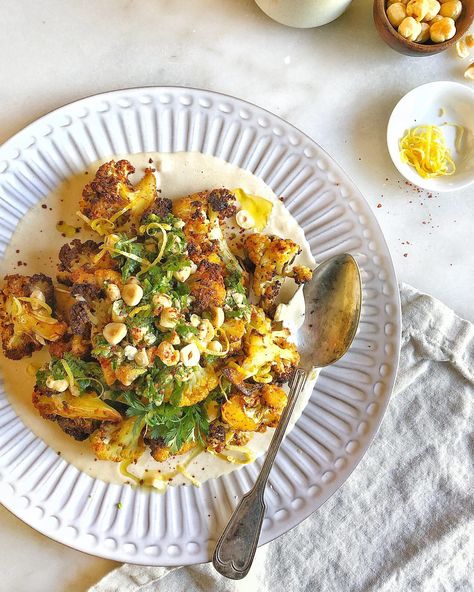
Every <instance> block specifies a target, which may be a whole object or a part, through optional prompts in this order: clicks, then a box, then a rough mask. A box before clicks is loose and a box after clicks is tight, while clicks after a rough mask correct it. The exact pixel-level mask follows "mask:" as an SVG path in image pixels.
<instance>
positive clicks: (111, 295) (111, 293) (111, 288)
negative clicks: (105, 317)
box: [105, 284, 122, 302]
mask: <svg viewBox="0 0 474 592" xmlns="http://www.w3.org/2000/svg"><path fill="white" fill-rule="evenodd" d="M105 293H106V295H107V298H108V299H109V300H110V301H111V302H115V301H116V300H120V298H121V297H122V295H121V294H120V288H119V287H118V286H117V284H107V286H106V288H105Z"/></svg>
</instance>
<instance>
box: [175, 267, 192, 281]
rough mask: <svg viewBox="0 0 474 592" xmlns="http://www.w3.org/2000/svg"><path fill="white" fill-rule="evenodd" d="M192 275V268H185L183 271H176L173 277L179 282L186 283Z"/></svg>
mask: <svg viewBox="0 0 474 592" xmlns="http://www.w3.org/2000/svg"><path fill="white" fill-rule="evenodd" d="M190 275H191V267H190V266H188V267H183V269H180V270H179V271H175V272H174V273H173V277H174V279H175V280H177V281H178V282H185V281H186V280H187V279H188V277H189V276H190Z"/></svg>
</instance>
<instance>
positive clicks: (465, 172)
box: [387, 81, 474, 192]
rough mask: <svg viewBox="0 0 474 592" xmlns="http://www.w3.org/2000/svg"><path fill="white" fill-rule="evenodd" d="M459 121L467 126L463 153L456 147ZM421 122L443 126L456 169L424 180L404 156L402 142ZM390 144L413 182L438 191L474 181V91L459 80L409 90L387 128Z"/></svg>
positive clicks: (397, 163) (394, 157) (395, 161)
mask: <svg viewBox="0 0 474 592" xmlns="http://www.w3.org/2000/svg"><path fill="white" fill-rule="evenodd" d="M446 123H448V124H456V125H459V126H462V127H463V128H464V133H463V136H462V139H461V142H460V152H458V151H457V150H456V146H455V140H456V128H455V127H453V126H452V125H444V126H442V124H446ZM417 125H437V126H440V127H441V126H442V130H443V132H444V135H445V137H446V143H447V145H448V146H449V149H450V151H451V155H452V157H453V160H454V162H455V164H456V172H455V173H454V174H453V175H450V176H445V177H434V178H432V179H424V178H423V177H421V176H420V175H419V174H418V173H417V172H416V170H415V169H414V168H413V167H411V166H410V165H409V164H406V163H404V162H403V161H402V159H401V158H400V146H399V142H400V140H401V138H403V136H404V135H405V133H406V131H407V130H408V129H410V128H412V127H415V126H417ZM387 145H388V151H389V153H390V156H391V158H392V161H393V164H394V165H395V166H396V168H397V169H398V171H399V172H400V173H401V174H402V175H403V176H404V177H405V179H407V180H408V181H410V182H411V183H413V184H414V185H418V187H422V188H423V189H428V190H430V191H436V192H446V191H455V190H457V189H462V188H464V187H467V186H468V185H470V184H471V183H473V182H474V90H472V89H470V88H468V87H467V86H465V85H463V84H459V83H457V82H446V81H439V82H429V83H428V84H423V85H422V86H418V87H416V88H414V89H413V90H411V91H410V92H409V93H407V94H406V95H405V96H404V97H403V98H402V99H400V101H399V102H398V103H397V105H396V106H395V109H394V110H393V111H392V114H391V116H390V119H389V122H388V127H387Z"/></svg>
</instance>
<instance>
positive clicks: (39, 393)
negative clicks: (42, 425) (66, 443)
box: [33, 386, 122, 440]
mask: <svg viewBox="0 0 474 592" xmlns="http://www.w3.org/2000/svg"><path fill="white" fill-rule="evenodd" d="M33 405H34V407H35V408H36V409H37V410H38V412H39V414H40V415H41V417H43V418H44V419H49V420H51V421H56V422H57V423H58V425H59V427H60V428H61V429H62V430H63V431H64V432H66V434H68V435H70V436H72V437H73V438H75V439H76V440H85V439H86V438H87V437H88V436H89V435H90V434H92V432H94V431H95V430H96V429H97V428H98V427H99V426H100V425H101V423H102V422H119V421H121V419H122V416H121V415H120V413H119V412H118V411H116V410H115V409H113V407H110V406H109V405H107V403H104V401H102V399H100V398H99V397H98V396H97V395H96V394H95V393H92V392H91V393H85V394H84V395H80V396H78V397H74V396H73V395H71V393H70V392H69V391H68V390H67V391H65V392H63V393H54V391H48V390H45V389H41V388H39V387H38V386H35V390H34V391H33Z"/></svg>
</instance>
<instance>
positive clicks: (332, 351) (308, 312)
mask: <svg viewBox="0 0 474 592" xmlns="http://www.w3.org/2000/svg"><path fill="white" fill-rule="evenodd" d="M303 293H304V299H305V320H304V324H303V326H302V327H301V328H300V330H299V331H298V333H297V334H296V336H295V340H296V343H297V346H298V351H299V353H300V356H301V359H300V364H299V367H298V368H297V369H296V371H295V373H294V375H293V378H292V380H291V382H290V392H289V395H288V404H287V406H286V407H285V410H284V411H283V414H282V416H281V419H280V423H279V424H278V427H277V428H276V430H275V433H274V434H273V438H272V441H271V443H270V447H269V449H268V452H267V456H266V458H265V462H264V463H263V466H262V470H261V471H260V474H259V476H258V478H257V481H256V482H255V485H254V486H253V487H252V489H251V490H250V491H249V492H248V493H246V494H245V495H244V497H243V498H242V499H241V501H240V503H239V505H238V506H237V508H236V510H235V512H234V513H233V515H232V517H231V519H230V521H229V523H228V525H227V527H226V529H225V530H224V532H223V533H222V536H221V538H220V539H219V541H218V542H217V545H216V549H215V551H214V556H213V558H212V562H213V564H214V567H215V568H216V570H217V571H218V572H219V573H220V574H222V575H223V576H226V577H227V578H232V579H233V580H240V579H241V578H244V577H245V576H246V575H247V573H248V571H249V569H250V567H251V565H252V562H253V558H254V555H255V551H256V550H257V544H258V539H259V536H260V530H261V528H262V522H263V518H264V515H265V500H264V492H265V486H266V484H267V480H268V475H269V474H270V470H271V468H272V466H273V461H274V460H275V457H276V454H277V452H278V449H279V447H280V444H281V441H282V440H283V437H284V435H285V431H286V428H287V426H288V422H289V420H290V417H291V414H292V412H293V409H294V407H295V403H296V401H297V399H298V395H299V394H300V392H301V391H302V390H303V388H304V386H305V384H306V380H307V378H308V374H310V373H311V372H312V370H313V369H314V368H323V367H324V366H329V365H330V364H333V363H334V362H336V361H337V360H339V358H341V357H342V356H343V355H344V354H345V353H346V351H347V350H348V349H349V347H350V345H351V343H352V340H353V339H354V336H355V334H356V331H357V327H358V325H359V318H360V310H361V305H362V286H361V280H360V273H359V267H358V265H357V263H356V261H355V259H354V258H353V257H352V256H351V255H349V254H347V253H345V254H343V255H336V256H335V257H331V258H330V259H327V260H326V261H324V262H323V263H321V265H319V266H318V267H317V268H316V270H315V272H314V274H313V278H312V280H311V281H310V282H308V283H307V284H306V285H305V286H304V289H303ZM289 305H290V304H289Z"/></svg>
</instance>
